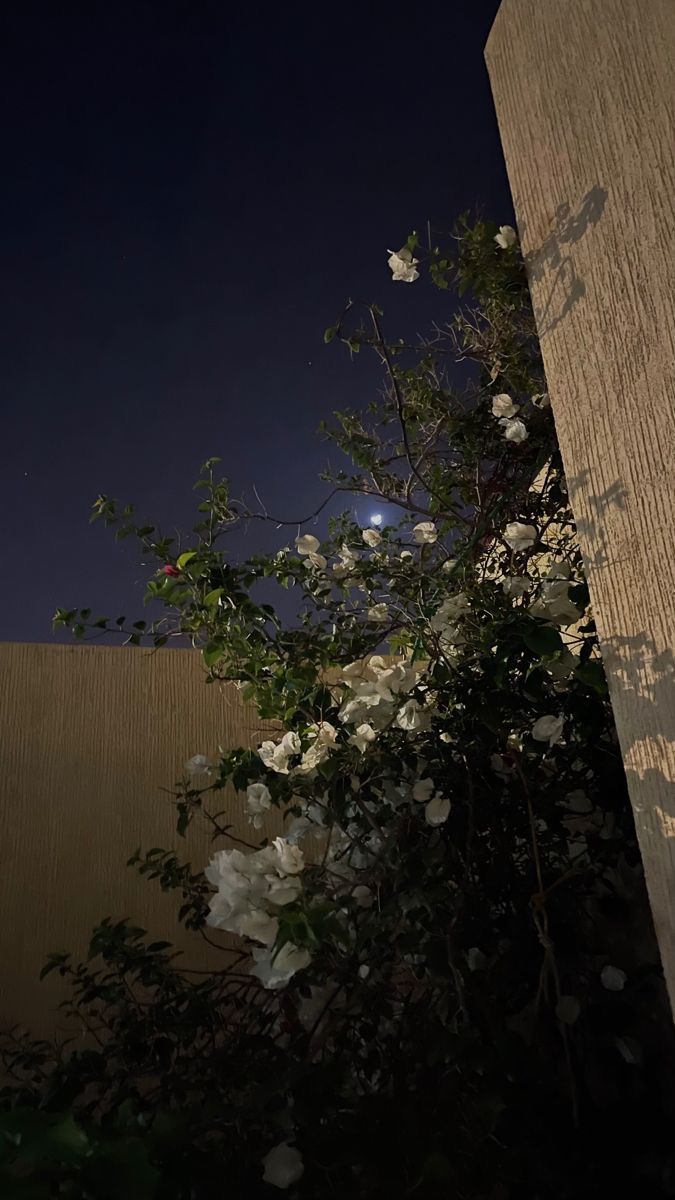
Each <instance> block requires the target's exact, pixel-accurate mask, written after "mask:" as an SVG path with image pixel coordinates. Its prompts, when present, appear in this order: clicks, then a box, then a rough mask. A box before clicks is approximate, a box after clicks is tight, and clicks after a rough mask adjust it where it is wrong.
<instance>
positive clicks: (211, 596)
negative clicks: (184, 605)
mask: <svg viewBox="0 0 675 1200" xmlns="http://www.w3.org/2000/svg"><path fill="white" fill-rule="evenodd" d="M224 591H225V588H221V587H219V588H214V589H213V591H211V592H208V594H207V595H206V596H205V597H204V604H205V605H206V607H207V608H215V606H216V604H217V603H218V601H219V600H220V597H221V596H222V594H223V592H224Z"/></svg>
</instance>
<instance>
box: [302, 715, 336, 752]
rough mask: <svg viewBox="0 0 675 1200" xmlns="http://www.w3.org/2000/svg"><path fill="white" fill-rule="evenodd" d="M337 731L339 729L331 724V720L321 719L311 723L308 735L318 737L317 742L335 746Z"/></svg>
mask: <svg viewBox="0 0 675 1200" xmlns="http://www.w3.org/2000/svg"><path fill="white" fill-rule="evenodd" d="M337 732H338V731H337V729H336V728H335V726H334V725H331V723H330V721H319V722H318V723H315V724H314V725H310V727H309V730H308V733H307V736H308V737H311V738H316V740H317V742H319V743H320V745H322V746H334V745H335V741H336V738H337Z"/></svg>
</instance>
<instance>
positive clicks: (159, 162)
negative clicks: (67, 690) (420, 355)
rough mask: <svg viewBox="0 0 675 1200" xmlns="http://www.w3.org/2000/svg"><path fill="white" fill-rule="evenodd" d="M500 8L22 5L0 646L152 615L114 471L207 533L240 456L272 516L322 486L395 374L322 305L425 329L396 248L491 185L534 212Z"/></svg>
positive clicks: (5, 264)
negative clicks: (354, 347)
mask: <svg viewBox="0 0 675 1200" xmlns="http://www.w3.org/2000/svg"><path fill="white" fill-rule="evenodd" d="M497 8H498V0H472V2H471V3H465V2H464V0H445V2H444V3H438V4H436V3H432V4H427V5H418V6H416V7H415V8H411V9H409V10H408V11H407V12H406V11H405V10H404V9H403V8H401V13H400V16H399V18H398V19H397V18H396V16H395V11H394V8H393V7H392V6H391V5H384V4H381V5H379V4H378V5H374V4H367V3H362V4H358V5H357V4H354V5H350V4H346V5H342V6H336V7H333V8H331V7H330V6H329V7H326V6H318V7H317V6H314V5H312V6H310V5H305V4H295V5H286V6H280V7H279V8H278V9H276V10H275V9H274V8H273V7H272V6H267V5H265V6H259V5H241V6H240V5H225V4H222V3H217V4H216V3H204V2H201V3H200V2H199V0H185V2H184V3H178V2H171V0H169V2H168V3H164V4H159V3H153V4H148V3H142V2H138V3H134V4H126V3H117V4H107V3H106V4H103V3H93V4H87V5H85V4H84V3H73V4H70V5H52V4H47V3H45V4H31V3H30V2H29V3H26V4H24V5H13V6H10V12H9V14H8V13H4V15H3V16H2V17H0V46H2V50H1V51H0V57H1V59H2V62H1V64H0V66H1V70H0V94H1V96H2V111H3V121H2V135H1V138H2V164H3V186H2V190H1V191H0V258H1V277H2V289H1V292H0V305H1V309H2V312H1V320H0V338H1V347H2V349H1V372H0V382H1V386H2V410H3V418H4V423H3V428H4V438H3V444H4V447H5V462H4V468H3V471H2V476H1V483H0V486H1V487H2V491H3V498H2V499H3V508H4V514H5V520H4V527H5V544H4V548H3V557H4V567H5V584H4V587H3V588H2V590H1V592H0V596H1V601H0V603H1V605H2V609H1V621H0V638H1V639H3V640H38V641H48V640H50V639H51V636H52V635H51V632H50V618H51V615H52V613H53V610H54V608H55V607H56V605H57V604H62V605H71V604H73V605H75V604H78V605H85V604H89V605H91V606H92V607H94V608H96V609H97V610H100V611H101V612H106V613H107V614H108V615H111V616H116V615H117V613H118V612H127V613H129V615H132V614H133V615H137V610H138V609H139V608H140V600H141V596H142V588H141V587H140V586H139V584H138V582H137V581H140V580H142V579H143V577H144V574H143V571H142V570H141V569H140V568H139V566H138V565H137V561H136V555H135V552H134V550H133V548H132V547H131V545H130V544H129V543H123V544H121V545H118V546H116V545H115V544H114V542H113V541H112V538H111V537H110V535H107V534H106V533H105V531H104V530H103V529H102V528H100V527H99V526H97V525H95V526H93V527H90V526H89V524H88V514H89V509H90V503H91V501H92V500H93V499H94V497H95V496H96V494H97V493H99V492H101V491H103V492H107V493H109V494H111V495H113V496H115V497H117V498H119V499H120V500H133V501H134V502H135V503H136V504H137V508H138V510H139V516H141V517H142V518H143V519H145V518H146V517H147V518H151V519H152V520H154V521H159V522H161V523H162V525H163V527H164V528H166V529H167V530H168V529H169V528H170V527H171V525H172V524H178V523H180V524H182V525H183V526H185V525H186V523H187V522H188V521H189V520H190V518H191V515H192V510H191V505H192V503H193V493H192V482H193V480H194V478H196V473H197V469H198V467H199V465H200V464H201V462H202V461H203V460H204V459H205V458H206V457H207V456H208V455H210V454H218V455H220V456H221V457H222V459H223V467H224V469H225V471H226V472H227V473H228V474H229V475H230V477H231V479H232V483H233V489H234V491H235V492H236V493H237V494H241V493H242V492H247V494H248V496H249V497H250V498H251V499H253V497H252V493H251V490H250V485H251V483H255V484H256V486H257V489H258V491H259V493H260V495H261V496H262V497H263V499H264V500H265V502H266V504H267V505H268V508H269V509H270V510H271V511H274V510H276V511H280V512H281V515H284V514H286V513H288V514H289V516H291V517H295V515H296V514H297V513H302V512H304V511H310V510H311V508H312V507H313V506H314V505H315V504H316V503H317V502H318V501H319V499H320V498H321V495H322V494H323V489H324V485H322V484H321V483H320V482H319V481H318V479H317V473H318V471H319V470H320V469H321V467H322V466H323V465H324V463H325V461H326V457H327V454H328V453H329V451H328V448H327V446H326V445H325V443H322V442H321V441H320V439H319V438H318V437H317V435H316V432H315V431H316V427H317V425H318V423H319V421H320V419H321V418H322V417H327V416H329V415H330V413H331V412H332V411H333V410H334V409H335V408H339V407H344V406H359V405H361V404H365V403H367V401H368V399H369V398H370V396H371V395H372V391H373V388H375V387H377V384H378V381H379V372H378V371H377V370H376V369H375V364H374V363H373V364H368V363H367V362H363V361H359V360H358V359H357V360H356V361H355V362H354V363H353V364H351V363H350V362H349V359H348V357H347V355H346V353H344V352H342V351H341V349H340V348H338V347H336V346H328V347H327V346H324V344H323V330H324V328H325V326H326V325H328V324H330V323H332V321H333V320H334V319H335V318H336V316H337V315H338V313H339V311H340V309H341V307H342V304H343V302H344V300H345V299H346V297H347V296H353V297H359V298H363V299H367V300H375V301H377V302H378V303H380V304H381V305H382V307H383V308H384V310H385V321H386V327H387V329H388V331H389V332H390V333H392V334H395V335H399V334H405V335H407V336H411V335H413V334H414V333H416V332H418V331H419V332H422V331H424V330H425V329H426V328H427V326H428V324H429V322H430V320H431V319H432V318H433V317H436V318H437V319H442V316H443V305H444V304H447V300H446V299H444V296H443V295H442V294H441V293H438V292H435V291H434V290H433V289H432V288H431V286H430V285H429V284H427V283H426V282H424V283H423V282H420V283H419V284H417V285H415V286H413V287H409V286H407V285H404V284H393V283H392V282H391V280H390V274H389V270H388V268H387V263H386V259H387V254H386V251H387V248H388V247H392V248H397V247H398V246H399V245H400V244H401V243H402V242H403V241H404V239H405V237H406V236H407V234H408V233H409V232H410V230H411V229H413V228H417V229H423V228H424V227H425V224H426V221H427V219H431V221H432V223H437V224H440V225H449V224H451V223H452V221H453V220H454V218H455V216H456V215H457V214H458V213H459V212H460V211H461V210H463V209H465V208H467V207H470V206H473V205H474V204H475V203H477V202H478V203H480V204H481V205H483V207H484V209H485V211H486V214H487V215H489V216H492V217H494V218H495V219H497V220H499V221H507V220H512V210H511V203H510V198H509V190H508V184H507V180H506V174H505V169H504V163H503V158H502V153H501V148H500V142H499V136H498V131H497V126H496V120H495V116H494V110H493V105H492V99H491V95H490V90H489V85H488V78H487V73H486V70H485V66H484V62H483V47H484V44H485V41H486V39H487V36H488V33H489V29H490V25H491V23H492V21H493V19H494V15H495V13H496V10H497ZM12 9H13V11H11V10H12ZM338 507H342V505H340V506H338ZM360 515H362V517H363V519H364V522H365V520H366V519H367V515H368V513H367V512H366V511H364V512H363V514H360ZM319 532H320V530H319ZM290 536H292V535H290ZM288 540H289V534H284V532H283V531H280V532H275V531H274V530H268V531H263V530H262V528H261V527H260V526H256V527H255V528H253V529H252V530H251V531H250V534H249V537H248V543H249V544H250V548H251V550H253V549H256V550H257V549H262V548H266V547H269V546H277V545H282V544H284V542H287V541H288Z"/></svg>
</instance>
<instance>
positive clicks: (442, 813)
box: [424, 795, 450, 825]
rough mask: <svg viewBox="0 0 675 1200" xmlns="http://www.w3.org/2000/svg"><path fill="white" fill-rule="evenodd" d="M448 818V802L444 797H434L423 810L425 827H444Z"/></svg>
mask: <svg viewBox="0 0 675 1200" xmlns="http://www.w3.org/2000/svg"><path fill="white" fill-rule="evenodd" d="M449 816H450V801H449V800H446V798H445V796H440V795H439V796H434V798H433V800H430V801H429V803H428V804H427V806H426V808H425V810H424V819H425V821H426V823H427V825H445V822H446V821H447V819H448V817H449Z"/></svg>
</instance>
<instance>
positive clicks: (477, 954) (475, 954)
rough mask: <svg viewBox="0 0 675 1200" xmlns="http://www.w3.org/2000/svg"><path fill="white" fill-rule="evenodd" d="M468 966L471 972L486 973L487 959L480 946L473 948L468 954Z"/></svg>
mask: <svg viewBox="0 0 675 1200" xmlns="http://www.w3.org/2000/svg"><path fill="white" fill-rule="evenodd" d="M466 964H467V966H468V968H469V970H470V971H484V970H485V967H486V966H487V959H486V957H485V955H484V954H483V951H482V950H481V949H479V947H478V946H471V947H470V949H468V950H467V952H466Z"/></svg>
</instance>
